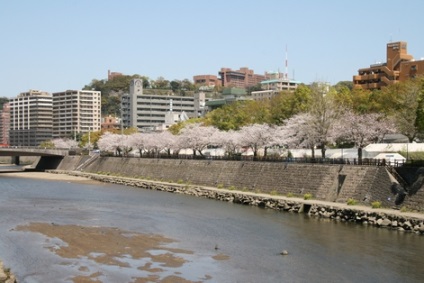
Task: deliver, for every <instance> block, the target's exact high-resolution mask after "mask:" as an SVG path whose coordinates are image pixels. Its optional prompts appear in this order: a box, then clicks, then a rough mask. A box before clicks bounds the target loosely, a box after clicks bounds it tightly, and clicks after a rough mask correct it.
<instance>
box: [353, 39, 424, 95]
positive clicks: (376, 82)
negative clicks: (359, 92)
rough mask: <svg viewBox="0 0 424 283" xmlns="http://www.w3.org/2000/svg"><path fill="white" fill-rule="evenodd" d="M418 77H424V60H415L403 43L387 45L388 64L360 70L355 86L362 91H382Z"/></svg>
mask: <svg viewBox="0 0 424 283" xmlns="http://www.w3.org/2000/svg"><path fill="white" fill-rule="evenodd" d="M418 75H424V60H414V58H413V57H412V55H409V54H408V52H407V43H406V42H403V41H399V42H390V43H387V49H386V62H384V63H375V64H372V65H370V66H369V67H368V68H363V69H359V70H358V75H356V76H353V86H354V87H355V88H362V89H370V90H372V89H381V88H382V87H385V86H389V85H391V84H395V83H398V82H401V81H406V80H407V79H409V78H414V77H416V76H418Z"/></svg>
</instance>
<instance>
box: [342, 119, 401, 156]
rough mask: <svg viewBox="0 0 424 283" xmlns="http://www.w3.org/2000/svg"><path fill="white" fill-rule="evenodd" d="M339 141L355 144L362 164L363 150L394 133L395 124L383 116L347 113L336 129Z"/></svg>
mask: <svg viewBox="0 0 424 283" xmlns="http://www.w3.org/2000/svg"><path fill="white" fill-rule="evenodd" d="M334 130H335V133H336V135H337V137H338V139H339V140H344V141H348V142H353V143H354V144H355V146H356V147H357V148H358V160H359V162H362V148H363V147H365V146H367V145H368V144H370V143H376V142H379V141H380V140H381V139H383V137H384V135H386V134H388V133H394V132H395V131H396V128H395V126H394V122H393V121H392V120H390V119H388V118H386V117H384V116H383V115H382V114H377V113H369V114H356V113H354V112H352V111H346V112H345V113H344V115H342V117H341V119H339V120H338V121H337V123H336V124H335V127H334Z"/></svg>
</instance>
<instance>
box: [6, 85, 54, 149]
mask: <svg viewBox="0 0 424 283" xmlns="http://www.w3.org/2000/svg"><path fill="white" fill-rule="evenodd" d="M9 107H10V130H9V141H10V145H11V146H39V145H40V144H41V143H42V142H43V141H46V140H50V139H51V138H52V96H51V94H50V93H47V92H44V91H39V90H30V91H28V92H23V93H21V94H19V95H18V96H17V97H16V98H11V99H10V100H9Z"/></svg>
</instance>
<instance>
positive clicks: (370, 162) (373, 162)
mask: <svg viewBox="0 0 424 283" xmlns="http://www.w3.org/2000/svg"><path fill="white" fill-rule="evenodd" d="M102 156H113V157H129V158H154V159H194V160H223V161H255V162H283V163H308V164H328V165H331V164H335V165H340V164H346V165H361V166H390V167H401V166H403V165H405V164H406V163H405V162H404V160H403V159H399V160H393V161H387V160H386V159H372V158H363V159H362V160H359V159H356V158H321V157H318V158H311V157H302V158H298V157H297V158H293V157H279V156H256V157H254V156H243V155H231V156H209V155H185V154H184V155H183V154H179V155H177V154H149V153H145V154H143V155H142V156H141V157H139V156H116V155H107V154H102ZM423 164H424V161H423Z"/></svg>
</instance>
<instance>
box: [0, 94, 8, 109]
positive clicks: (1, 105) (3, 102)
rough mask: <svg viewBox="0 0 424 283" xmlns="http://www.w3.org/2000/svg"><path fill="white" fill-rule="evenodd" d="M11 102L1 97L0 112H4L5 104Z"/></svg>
mask: <svg viewBox="0 0 424 283" xmlns="http://www.w3.org/2000/svg"><path fill="white" fill-rule="evenodd" d="M7 102H9V98H7V97H0V111H1V110H3V104H5V103H7Z"/></svg>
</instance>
